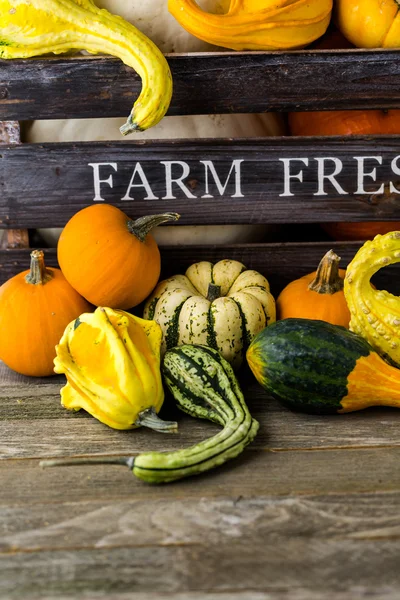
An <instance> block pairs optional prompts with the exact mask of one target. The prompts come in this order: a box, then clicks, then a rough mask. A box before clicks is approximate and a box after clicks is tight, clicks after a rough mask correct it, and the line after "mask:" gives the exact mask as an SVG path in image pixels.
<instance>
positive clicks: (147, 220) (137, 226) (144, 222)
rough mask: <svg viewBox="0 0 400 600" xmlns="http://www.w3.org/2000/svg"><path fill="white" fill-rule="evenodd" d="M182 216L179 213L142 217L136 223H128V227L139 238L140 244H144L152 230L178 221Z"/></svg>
mask: <svg viewBox="0 0 400 600" xmlns="http://www.w3.org/2000/svg"><path fill="white" fill-rule="evenodd" d="M179 217H180V215H178V213H164V214H162V215H148V216H147V217H140V219H136V221H128V223H127V226H128V229H129V231H130V232H131V233H133V235H134V236H136V237H137V239H138V240H139V241H140V242H144V241H145V239H146V236H147V234H148V233H150V231H151V230H152V229H154V228H155V227H158V225H161V223H166V222H167V221H177V220H178V219H179Z"/></svg>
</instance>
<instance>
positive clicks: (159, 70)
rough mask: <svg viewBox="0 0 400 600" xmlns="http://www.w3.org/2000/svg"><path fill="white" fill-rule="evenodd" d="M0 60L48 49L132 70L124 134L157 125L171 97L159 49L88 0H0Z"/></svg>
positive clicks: (164, 61) (168, 75)
mask: <svg viewBox="0 0 400 600" xmlns="http://www.w3.org/2000/svg"><path fill="white" fill-rule="evenodd" d="M0 32H1V33H0V58H5V59H12V58H29V57H32V56H39V55H41V54H47V53H49V52H53V53H54V54H61V53H63V52H67V51H69V50H74V49H75V50H87V51H88V52H90V53H92V54H96V53H99V52H101V53H108V54H111V55H113V56H116V57H118V58H120V59H121V60H122V61H123V62H124V63H125V64H127V65H128V66H130V67H132V68H133V69H135V71H136V72H137V73H138V74H139V75H140V77H141V79H142V84H143V87H142V91H141V94H140V96H139V98H138V99H137V101H136V102H135V104H134V106H133V109H132V112H131V114H130V116H129V118H128V120H127V122H126V123H125V125H123V126H122V127H121V133H122V134H124V135H126V134H128V133H132V132H133V131H135V130H139V131H141V130H144V129H148V128H149V127H152V126H153V125H155V124H156V123H158V122H159V121H160V120H161V119H162V117H163V116H164V115H165V113H166V111H167V109H168V106H169V103H170V100H171V95H172V78H171V73H170V70H169V66H168V63H167V61H166V60H165V58H164V56H163V54H162V53H161V52H160V50H159V49H158V48H157V46H155V44H153V42H151V41H150V40H149V39H148V38H147V37H146V36H145V35H144V34H142V33H141V32H140V31H139V30H138V29H136V27H134V26H133V25H131V24H130V23H128V22H127V21H125V20H124V19H122V18H121V17H119V16H116V15H112V14H111V13H109V12H108V11H106V10H104V9H100V8H98V7H97V6H95V4H94V3H93V1H92V0H29V1H28V0H0Z"/></svg>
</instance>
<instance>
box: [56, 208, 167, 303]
mask: <svg viewBox="0 0 400 600" xmlns="http://www.w3.org/2000/svg"><path fill="white" fill-rule="evenodd" d="M178 218H179V215H177V214H176V213H166V214H163V215H151V216H148V217H142V218H140V219H137V220H136V221H133V220H131V219H129V217H127V215H126V214H125V213H123V212H122V211H121V210H120V209H119V208H116V207H115V206H111V205H110V204H93V205H92V206H89V207H87V208H84V209H83V210H81V211H79V212H78V213H76V214H75V215H74V216H73V217H72V219H70V221H68V223H67V224H66V226H65V228H64V230H63V231H62V233H61V236H60V239H59V241H58V247H57V254H58V262H59V265H60V267H61V270H62V272H63V273H64V275H65V277H66V279H67V280H68V281H69V283H70V284H71V285H72V287H73V288H75V289H76V290H77V291H78V292H79V294H81V296H83V297H84V298H86V299H87V300H88V301H89V302H91V303H92V304H94V305H96V306H107V307H108V308H120V309H124V310H126V309H128V308H133V307H134V306H137V305H138V304H140V303H141V302H142V301H143V300H144V299H145V298H147V296H148V295H149V294H150V292H151V291H152V290H153V288H154V287H155V286H156V284H157V282H158V279H159V277H160V270H161V260H160V252H159V249H158V246H157V244H156V242H155V240H154V238H153V236H152V235H151V234H150V233H149V232H150V231H151V230H152V229H153V228H154V227H156V226H157V225H160V224H161V223H164V222H166V221H170V220H176V219H178Z"/></svg>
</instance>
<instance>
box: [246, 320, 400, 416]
mask: <svg viewBox="0 0 400 600" xmlns="http://www.w3.org/2000/svg"><path fill="white" fill-rule="evenodd" d="M247 360H248V363H249V365H250V368H251V370H252V371H253V374H254V376H255V377H256V379H257V381H258V382H259V383H260V384H261V385H262V386H263V388H264V389H265V390H266V391H267V392H268V393H269V394H270V395H272V396H274V397H275V398H277V399H278V400H280V401H281V402H282V403H283V404H285V405H286V406H288V407H289V408H291V409H293V410H299V411H304V412H309V413H319V414H329V413H347V412H353V411H356V410H362V409H364V408H368V407H370V406H394V407H397V408H400V371H399V370H398V369H396V368H394V367H392V366H391V365H389V364H388V363H386V362H385V361H384V360H383V358H381V357H380V356H379V354H377V353H376V352H375V351H374V349H373V348H372V346H370V344H369V343H368V342H367V341H366V340H365V339H364V338H362V337H361V336H359V335H356V334H355V333H352V332H351V331H349V330H348V329H346V328H345V327H340V326H338V325H331V324H330V323H325V322H324V321H318V320H310V319H285V320H283V321H277V322H276V323H273V324H272V325H271V326H270V327H267V328H266V329H264V330H263V331H261V332H260V333H259V334H258V335H257V336H256V338H255V339H254V340H253V342H252V344H251V346H250V348H249V349H248V351H247Z"/></svg>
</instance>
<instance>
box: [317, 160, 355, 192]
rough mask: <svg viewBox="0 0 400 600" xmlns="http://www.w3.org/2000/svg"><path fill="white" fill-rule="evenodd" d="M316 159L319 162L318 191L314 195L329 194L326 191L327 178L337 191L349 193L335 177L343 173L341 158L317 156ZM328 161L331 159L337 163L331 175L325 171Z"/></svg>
mask: <svg viewBox="0 0 400 600" xmlns="http://www.w3.org/2000/svg"><path fill="white" fill-rule="evenodd" d="M315 160H316V161H317V163H318V191H317V192H316V193H315V194H314V196H327V195H328V193H327V192H325V179H327V180H328V181H329V182H330V183H331V184H332V185H333V187H334V188H335V190H336V191H337V192H339V194H345V195H347V194H348V192H346V191H345V190H344V189H343V188H342V187H341V185H339V183H338V182H337V181H336V179H335V177H336V176H337V175H339V173H341V172H342V170H343V163H342V161H341V160H340V158H335V157H334V156H326V157H324V158H316V159H315ZM327 161H331V162H333V164H334V165H335V170H334V171H333V173H331V174H330V175H327V174H326V173H325V163H326V162H327Z"/></svg>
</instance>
